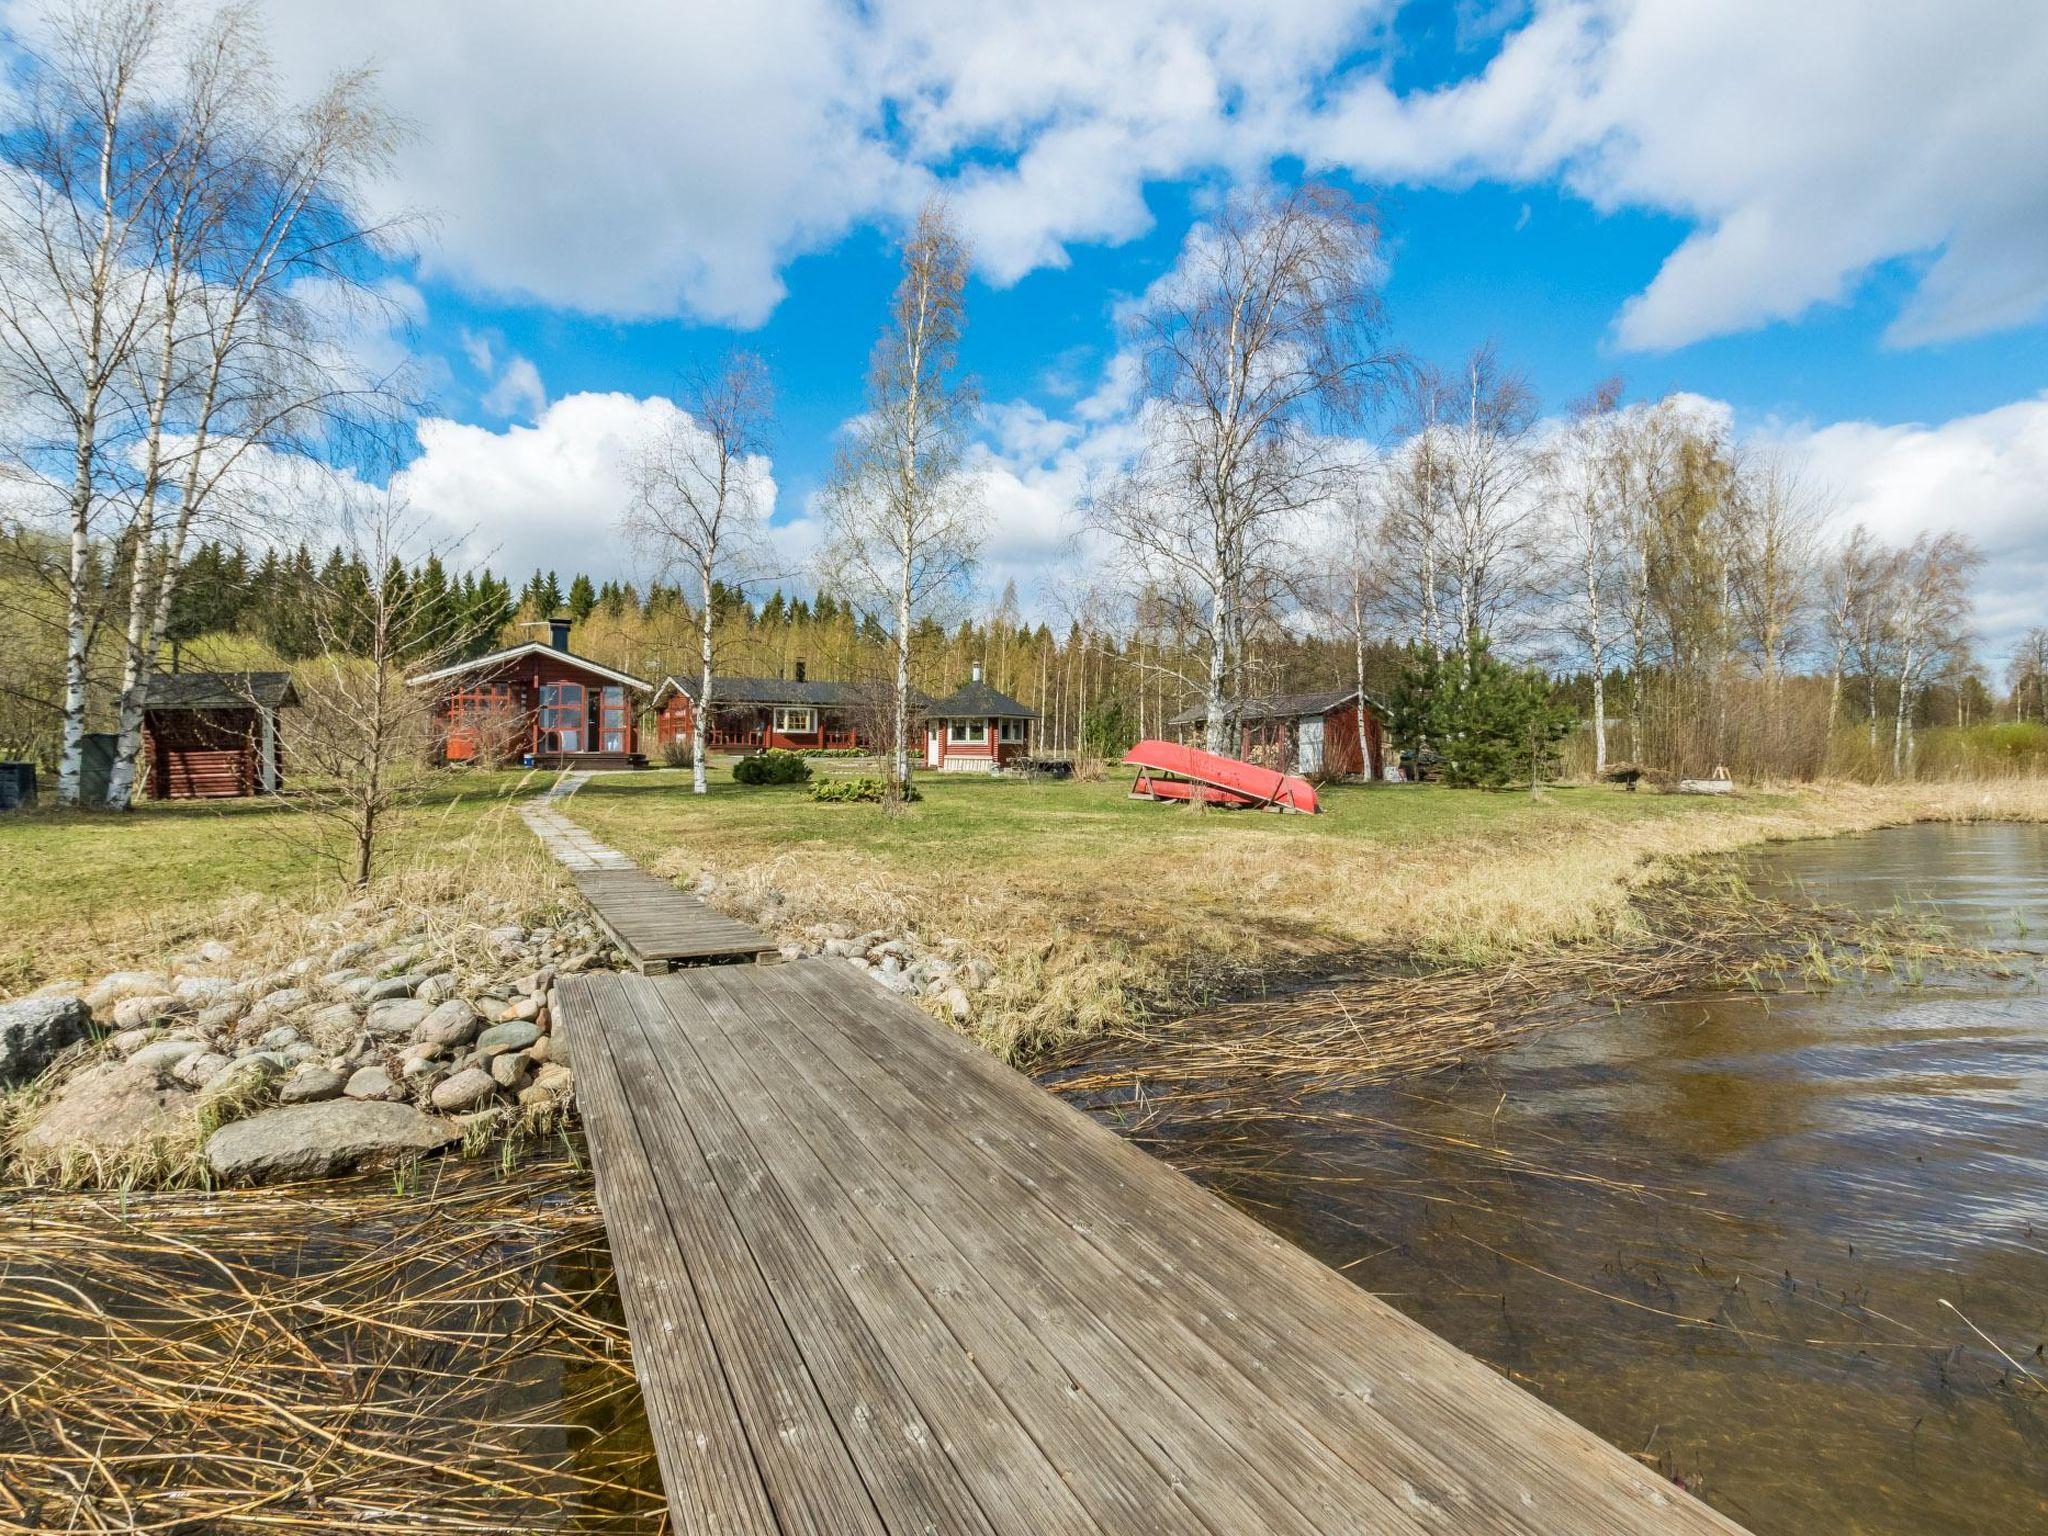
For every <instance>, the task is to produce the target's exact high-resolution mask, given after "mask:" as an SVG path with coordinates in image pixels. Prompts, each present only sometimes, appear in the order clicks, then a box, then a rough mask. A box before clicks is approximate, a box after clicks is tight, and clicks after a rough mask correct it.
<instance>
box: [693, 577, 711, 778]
mask: <svg viewBox="0 0 2048 1536" xmlns="http://www.w3.org/2000/svg"><path fill="white" fill-rule="evenodd" d="M697 575H698V586H699V589H700V590H701V591H702V593H703V600H704V612H703V617H702V621H701V622H700V623H699V624H698V626H697V707H696V708H695V709H693V710H691V711H690V793H691V794H694V795H708V794H710V793H711V781H710V779H709V778H708V777H707V774H706V770H705V767H704V750H705V747H706V745H707V742H708V738H709V736H710V725H711V704H712V699H711V621H712V613H711V561H710V559H709V558H708V557H707V558H705V559H703V560H701V561H699V562H698V566H697Z"/></svg>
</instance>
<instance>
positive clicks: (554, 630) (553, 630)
mask: <svg viewBox="0 0 2048 1536" xmlns="http://www.w3.org/2000/svg"><path fill="white" fill-rule="evenodd" d="M548 644H549V645H552V646H553V647H554V648H555V649H556V650H558V651H566V650H567V649H569V621H568V620H567V619H549V620H548Z"/></svg>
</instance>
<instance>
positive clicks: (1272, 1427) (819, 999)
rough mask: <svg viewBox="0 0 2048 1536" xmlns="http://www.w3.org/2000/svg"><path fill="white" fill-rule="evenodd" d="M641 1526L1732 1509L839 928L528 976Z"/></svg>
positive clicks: (1176, 1526) (1611, 1525) (1319, 1529)
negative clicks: (774, 960) (1155, 1144)
mask: <svg viewBox="0 0 2048 1536" xmlns="http://www.w3.org/2000/svg"><path fill="white" fill-rule="evenodd" d="M556 1017H557V1020H558V1025H557V1029H558V1037H559V1039H560V1040H561V1041H562V1043H563V1044H565V1045H566V1046H567V1048H568V1050H569V1052H570V1056H571V1059H572V1061H573V1063H574V1065H575V1068H576V1074H577V1087H578V1099H579V1102H580V1104H581V1107H582V1111H583V1117H584V1123H585V1126H586V1129H587V1131H588V1135H589V1140H590V1146H591V1152H592V1158H593V1162H594V1165H595V1170H596V1176H597V1192H598V1198H599V1201H600V1202H601V1204H602V1206H603V1209H604V1213H605V1222H606V1227H607V1230H608V1232H609V1235H610V1240H611V1246H612V1253H613V1258H614V1260H615V1264H616V1268H617V1272H618V1279H619V1289H620V1293H621V1295H622V1297H623V1299H624V1303H625V1309H626V1315H627V1320H628V1323H629V1325H630V1329H631V1333H632V1339H633V1355H634V1365H635V1369H636V1371H637V1373H638V1375H639V1378H640V1382H641V1386H642V1389H643V1393H644V1396H645V1399H646V1404H647V1413H648V1418H649V1421H650V1423H651V1424H652V1426H653V1432H654V1437H655V1443H656V1447H657V1450H658V1452H659V1456H660V1462H661V1469H662V1476H663V1479H664V1482H665V1484H666V1487H667V1491H668V1497H669V1504H670V1508H671V1510H672V1512H673V1519H674V1524H675V1527H676V1528H677V1529H678V1530H680V1531H688V1532H718V1533H721V1536H728V1533H767V1532H776V1533H794V1532H809V1533H820V1536H848V1533H853V1536H859V1533H881V1532H896V1533H913V1532H914V1533H920V1536H924V1533H948V1536H950V1533H954V1532H977V1533H1005V1536H1045V1533H1061V1532H1075V1533H1080V1532H1105V1533H1106V1532H1115V1533H1131V1536H1165V1533H1180V1532H1185V1533H1191V1536H1192V1533H1209V1536H1222V1533H1231V1536H1308V1533H1312V1532H1316V1533H1330V1536H1339V1533H1341V1536H1359V1533H1401V1536H1420V1533H1426V1532H1442V1533H1458V1536H1466V1533H1485V1532H1521V1533H1528V1536H1564V1533H1571V1536H1625V1533H1626V1536H1633V1533H1650V1532H1668V1533H1685V1536H1690V1533H1709V1532H1714V1533H1722V1536H1727V1533H1730V1532H1735V1531H1737V1529H1738V1528H1737V1527H1735V1526H1734V1525H1732V1524H1731V1523H1729V1522H1728V1521H1726V1520H1724V1519H1723V1518H1721V1517H1720V1516H1719V1515H1716V1514H1715V1513H1713V1512H1712V1511H1710V1510H1708V1509H1707V1508H1706V1507H1705V1506H1704V1505H1702V1504H1700V1503H1698V1502H1696V1501H1694V1500H1693V1499H1692V1498H1690V1497H1689V1496H1688V1495H1686V1494H1684V1493H1682V1492H1680V1491H1678V1490H1677V1489H1675V1488H1673V1487H1672V1486H1671V1485H1670V1484H1668V1483H1666V1482H1665V1481H1663V1480H1662V1479H1661V1478H1659V1477H1657V1476H1656V1475H1655V1474H1654V1473H1652V1472H1650V1471H1648V1470H1646V1469H1644V1468H1642V1467H1641V1466H1639V1465H1637V1464H1636V1463H1635V1462H1633V1461H1631V1460H1630V1459H1629V1458H1628V1457H1627V1456H1625V1455H1623V1454H1622V1453H1621V1452H1619V1451H1617V1450H1615V1449H1613V1448H1612V1447H1610V1446H1608V1445H1607V1444H1605V1443H1604V1442H1603V1441H1601V1440H1599V1439H1598V1438H1596V1437H1595V1436H1593V1435H1592V1434H1590V1433H1588V1432H1587V1431H1585V1430H1583V1429H1581V1428H1579V1427H1578V1426H1577V1425H1575V1424H1573V1423H1572V1422H1571V1421H1570V1420H1568V1419H1566V1418H1565V1417H1564V1416H1563V1415H1561V1414H1558V1413H1556V1412H1554V1411H1552V1410H1551V1409H1549V1408H1547V1407H1545V1406H1544V1405H1543V1404H1541V1403H1540V1402H1538V1401H1537V1400H1536V1399H1535V1398H1534V1397H1531V1396H1530V1395H1529V1394H1527V1393H1525V1392H1523V1391H1521V1390H1520V1389H1519V1388H1517V1387H1515V1386H1513V1385H1511V1384H1510V1383H1508V1382H1507V1381H1506V1380H1504V1379H1503V1378H1501V1377H1500V1376H1498V1375H1496V1374H1494V1373H1493V1372H1492V1371H1490V1370H1488V1369H1487V1368H1486V1367H1485V1366H1483V1365H1481V1364H1480V1363H1479V1362H1478V1361H1476V1360H1474V1359H1472V1358H1471V1357H1470V1356H1467V1355H1465V1354H1462V1353H1461V1352H1459V1351H1458V1350H1456V1349H1454V1348H1452V1347H1451V1346H1450V1345H1449V1344H1447V1343H1445V1342H1444V1341H1443V1340H1441V1339H1439V1338H1437V1337H1436V1336H1435V1335H1433V1334H1431V1333H1429V1332H1428V1331H1426V1330H1425V1329H1423V1328H1422V1327H1420V1326H1419V1325H1417V1324H1415V1323H1413V1322H1410V1321H1409V1320H1407V1319H1406V1318H1404V1317H1402V1316H1401V1315H1400V1314H1399V1313H1397V1312H1395V1311H1394V1310H1393V1309H1392V1308H1390V1307H1387V1306H1385V1305H1384V1304H1382V1303H1381V1302H1379V1301H1377V1300H1375V1299H1374V1298H1373V1297H1371V1296H1369V1295H1367V1294H1366V1293H1365V1292H1363V1291H1361V1290H1359V1289H1358V1288H1357V1287H1356V1286H1354V1285H1352V1284H1351V1283H1350V1282H1349V1281H1347V1280H1345V1279H1344V1278H1343V1277H1342V1276H1340V1275H1338V1274H1337V1273H1335V1272H1334V1271H1332V1270H1330V1269H1328V1268H1326V1267H1324V1266H1323V1265H1321V1264H1319V1263H1317V1262H1316V1261H1315V1260H1313V1259H1311V1258H1309V1257H1308V1256H1307V1255H1306V1254H1304V1253H1303V1252H1301V1251H1300V1250H1299V1249H1297V1248H1295V1247H1293V1246H1292V1245H1290V1244H1288V1243H1286V1242H1284V1241H1282V1240H1281V1239H1279V1238H1277V1237H1275V1236H1274V1235H1272V1234H1271V1233H1269V1232H1267V1231H1266V1230H1265V1229H1264V1228H1263V1227H1261V1226H1259V1225H1258V1223H1256V1222H1255V1221H1253V1220H1252V1219H1251V1218H1249V1217H1247V1216H1245V1215H1243V1214H1242V1213H1240V1212H1238V1211H1236V1210H1234V1209H1232V1208H1231V1207H1230V1206H1228V1205H1226V1204H1225V1203H1224V1202H1222V1201H1221V1200H1219V1199H1217V1198H1216V1197H1214V1196H1212V1195H1210V1194H1209V1193H1207V1192H1206V1191H1204V1190H1203V1189H1201V1188H1200V1187H1199V1186H1198V1185H1196V1184H1194V1183H1193V1182H1192V1181H1191V1180H1189V1179H1187V1178H1185V1177H1183V1176H1181V1175H1180V1174H1178V1173H1175V1172H1174V1171H1173V1170H1172V1169H1170V1168H1168V1167H1167V1166H1166V1165H1165V1164H1163V1163H1160V1162H1158V1161H1156V1160H1154V1159H1152V1158H1150V1157H1147V1156H1146V1155H1145V1154H1144V1153H1142V1152H1139V1151H1138V1150H1137V1149H1136V1148H1134V1147H1132V1146H1130V1145H1129V1144H1127V1143H1126V1142H1123V1141H1121V1140H1119V1139H1118V1138H1117V1137H1116V1136H1115V1135H1114V1134H1113V1133H1111V1132H1110V1131H1108V1130H1106V1129H1104V1128H1102V1127H1101V1126H1099V1125H1097V1124H1095V1123H1094V1122H1093V1121H1091V1120H1089V1119H1088V1118H1087V1117H1086V1116H1084V1115H1081V1114H1079V1113H1078V1112H1076V1111H1074V1110H1072V1109H1071V1108H1069V1107H1068V1106H1066V1105H1064V1104H1062V1103H1061V1102H1060V1101H1059V1100H1057V1099H1055V1098H1054V1097H1053V1096H1052V1095H1050V1094H1047V1093H1045V1092H1043V1091H1042V1090H1040V1089H1039V1088H1038V1087H1036V1086H1035V1085H1034V1084H1033V1083H1031V1082H1030V1081H1029V1080H1028V1079H1026V1078H1024V1077H1022V1076H1020V1075H1018V1074H1017V1073H1015V1072H1012V1071H1010V1070H1009V1069H1008V1068H1006V1067H1004V1066H1002V1065H1001V1064H999V1063H998V1062H996V1061H995V1060H993V1059H992V1058H990V1057H989V1056H987V1055H986V1054H985V1053H984V1052H982V1051H980V1050H979V1049H977V1048H976V1047H974V1046H972V1045H971V1044H969V1043H968V1042H966V1041H964V1040H962V1039H960V1038H959V1037H958V1036H956V1035H954V1034H953V1033H952V1032H951V1031H949V1030H946V1029H943V1028H941V1027H940V1026H938V1025H937V1024H936V1023H934V1022H933V1021H932V1020H931V1019H930V1018H929V1017H928V1016H927V1015H925V1014H924V1013H923V1012H921V1011H920V1010H918V1009H917V1008H915V1007H912V1006H910V1005H908V1004H906V1003H903V1002H901V1001H900V1000H898V999H896V998H894V997H892V996H890V995H888V994H887V993H885V992H883V991H882V990H881V989H880V988H878V987H876V986H875V985H874V984H873V983H872V982H870V981H868V980H866V979H865V978H863V977H861V976H859V975H857V974H855V973H854V972H853V970H852V969H851V968H850V967H849V966H847V965H846V964H845V963H844V962H843V961H836V960H805V961H799V962H795V963H793V964H789V965H779V966H770V967H757V966H746V967H736V966H720V967H714V968H709V969H699V970H691V971H684V972H679V973H677V974H675V975H671V976H664V977H660V978H648V977H641V976H612V975H603V974H596V975H585V976H576V977H568V978H564V979H563V980H561V981H560V982H558V983H557V991H556Z"/></svg>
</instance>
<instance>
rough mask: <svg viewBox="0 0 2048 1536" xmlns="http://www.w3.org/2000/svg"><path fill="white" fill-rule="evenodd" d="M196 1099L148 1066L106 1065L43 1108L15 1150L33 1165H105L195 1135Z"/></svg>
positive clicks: (91, 1069)
mask: <svg viewBox="0 0 2048 1536" xmlns="http://www.w3.org/2000/svg"><path fill="white" fill-rule="evenodd" d="M192 1097H193V1096H192V1095H191V1094H190V1093H189V1092H187V1091H186V1090H185V1089H183V1088H180V1087H178V1086H177V1085H176V1084H174V1083H172V1082H170V1081H169V1080H168V1079H166V1078H165V1076H164V1075H163V1073H162V1072H160V1071H159V1070H158V1069H157V1068H155V1067H153V1066H150V1065H148V1064H147V1063H137V1062H133V1061H106V1062H101V1063H100V1064H99V1065H98V1066H94V1067H88V1068H87V1069H86V1070H85V1071H83V1072H80V1073H79V1074H78V1075H77V1076H76V1077H74V1078H72V1079H71V1081H70V1082H68V1083H66V1084H65V1085H64V1086H63V1088H62V1089H61V1090H59V1092H58V1094H57V1096H56V1097H55V1098H53V1099H51V1100H50V1102H49V1103H48V1104H45V1105H44V1106H43V1108H42V1110H41V1111H40V1112H39V1113H38V1114H37V1115H36V1117H35V1119H34V1120H32V1121H31V1122H30V1123H29V1127H28V1129H27V1130H26V1131H24V1132H23V1133H22V1135H21V1137H20V1139H19V1140H18V1141H17V1142H16V1143H15V1150H16V1152H17V1153H18V1154H19V1155H20V1157H21V1160H22V1161H23V1162H24V1163H28V1164H31V1165H55V1166H59V1167H67V1166H68V1167H70V1168H72V1169H74V1170H75V1169H76V1168H77V1167H79V1166H80V1165H93V1164H99V1165H102V1166H105V1165H108V1164H111V1163H114V1162H116V1161H118V1160H121V1159H123V1158H125V1157H128V1156H130V1155H132V1154H143V1153H146V1152H147V1151H148V1149H149V1147H150V1144H151V1143H153V1142H154V1143H160V1144H165V1145H168V1144H169V1143H171V1142H173V1141H175V1140H177V1139H178V1138H179V1137H180V1136H182V1135H185V1134H189V1131H190V1127H191V1120H190V1105H191V1102H192Z"/></svg>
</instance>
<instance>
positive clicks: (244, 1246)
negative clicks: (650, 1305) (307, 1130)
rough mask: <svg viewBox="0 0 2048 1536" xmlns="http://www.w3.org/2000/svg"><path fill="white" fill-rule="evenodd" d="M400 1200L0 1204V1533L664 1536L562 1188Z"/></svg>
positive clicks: (553, 1176) (389, 1184)
mask: <svg viewBox="0 0 2048 1536" xmlns="http://www.w3.org/2000/svg"><path fill="white" fill-rule="evenodd" d="M424 1179H425V1184H424V1186H423V1187H413V1188H400V1187H398V1186H399V1185H400V1183H402V1180H399V1179H394V1178H384V1179H372V1178H363V1179H358V1180H354V1181H352V1182H349V1183H343V1184H330V1185H323V1186H321V1187H320V1188H319V1189H318V1190H317V1191H309V1190H306V1189H291V1190H279V1191H270V1190H251V1191H240V1192H235V1193H229V1194H217V1195H197V1194H189V1193H187V1194H164V1195H151V1196H134V1197H124V1198H123V1199H122V1200H121V1201H119V1202H114V1201H110V1200H108V1199H106V1198H104V1197H94V1196H89V1195H27V1196H12V1197H8V1198H5V1199H0V1255H5V1258H4V1260H0V1265H4V1268H0V1532H7V1533H21V1536H27V1533H37V1536H42V1533H55V1532H59V1531H123V1532H141V1531H192V1532H199V1531H205V1532H218V1533H256V1532H293V1531H306V1532H311V1531H333V1530H339V1529H344V1528H345V1529H348V1530H351V1531H364V1532H392V1533H397V1532H406V1533H411V1532H417V1531H512V1530H539V1529H546V1530H551V1531H565V1532H574V1531H596V1530H604V1531H612V1532H617V1531H627V1530H646V1531H648V1532H650V1533H651V1532H654V1531H658V1530H660V1529H662V1528H663V1525H664V1523H665V1522H664V1514H665V1511H664V1507H663V1501H662V1499H661V1495H660V1484H659V1481H658V1478H657V1475H656V1472H655V1467H654V1458H653V1454H652V1448H651V1445H650V1443H649V1441H648V1439H647V1432H646V1427H645V1422H644V1420H643V1419H642V1417H641V1415H640V1409H639V1396H638V1391H637V1388H636V1386H635V1384H634V1379H633V1373H632V1366H631V1363H630V1356H629V1354H628V1350H627V1346H626V1336H625V1329H624V1327H623V1326H622V1323H621V1320H620V1317H619V1312H618V1306H617V1300H616V1296H615V1295H614V1294H613V1291H612V1283H611V1276H610V1265H609V1262H608V1259H607V1256H606V1253H605V1244H604V1229H603V1224H602V1221H601V1219H600V1217H599V1214H598V1211H597V1207H596V1202H595V1201H594V1200H593V1199H592V1197H591V1193H590V1185H589V1181H588V1179H587V1178H586V1177H584V1176H583V1175H582V1174H581V1171H580V1168H578V1167H577V1166H576V1165H575V1164H574V1162H573V1161H571V1162H564V1161H562V1160H560V1159H559V1158H558V1159H557V1160H556V1161H554V1162H553V1163H543V1164H540V1165H528V1166H525V1167H522V1168H521V1169H520V1170H519V1177H518V1179H517V1180H516V1181H508V1180H506V1179H505V1178H503V1177H502V1175H501V1173H500V1172H499V1171H498V1170H495V1169H490V1168H487V1167H485V1166H483V1165H480V1164H475V1163H471V1164H443V1165H438V1166H437V1167H436V1168H435V1169H433V1170H432V1171H429V1172H427V1173H426V1174H425V1175H424ZM400 1195H404V1196H405V1198H399V1196H400Z"/></svg>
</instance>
